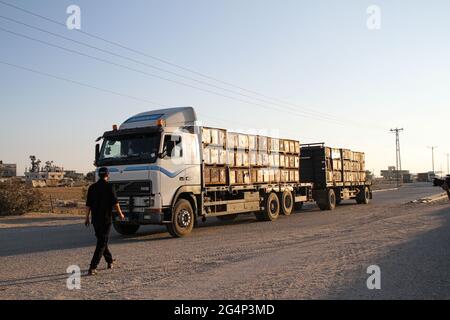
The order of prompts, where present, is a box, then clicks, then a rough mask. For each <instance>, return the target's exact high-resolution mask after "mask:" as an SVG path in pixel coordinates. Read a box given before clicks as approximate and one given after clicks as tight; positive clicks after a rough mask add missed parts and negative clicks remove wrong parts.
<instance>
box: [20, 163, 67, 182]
mask: <svg viewBox="0 0 450 320" xmlns="http://www.w3.org/2000/svg"><path fill="white" fill-rule="evenodd" d="M30 159H31V167H30V168H29V169H28V170H26V171H25V180H26V182H27V183H30V184H32V185H33V186H35V185H39V186H45V185H46V186H57V185H59V184H60V182H61V181H63V180H64V175H65V172H64V169H63V168H61V167H57V166H54V165H53V161H47V162H45V166H44V167H42V168H41V167H40V164H41V161H40V160H36V157H35V156H30Z"/></svg>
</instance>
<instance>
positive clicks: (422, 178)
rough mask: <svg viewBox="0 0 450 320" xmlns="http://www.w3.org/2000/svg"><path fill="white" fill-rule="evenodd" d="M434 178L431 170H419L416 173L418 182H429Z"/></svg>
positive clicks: (434, 174) (434, 175)
mask: <svg viewBox="0 0 450 320" xmlns="http://www.w3.org/2000/svg"><path fill="white" fill-rule="evenodd" d="M434 178H436V173H435V172H433V171H428V172H421V173H418V174H417V181H419V182H431V181H433V179H434Z"/></svg>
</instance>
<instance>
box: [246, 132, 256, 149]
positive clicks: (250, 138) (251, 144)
mask: <svg viewBox="0 0 450 320" xmlns="http://www.w3.org/2000/svg"><path fill="white" fill-rule="evenodd" d="M248 148H249V150H257V149H258V138H257V136H253V135H249V136H248Z"/></svg>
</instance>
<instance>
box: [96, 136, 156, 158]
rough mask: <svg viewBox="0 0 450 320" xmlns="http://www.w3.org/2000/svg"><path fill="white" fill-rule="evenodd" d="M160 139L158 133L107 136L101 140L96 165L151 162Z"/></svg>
mask: <svg viewBox="0 0 450 320" xmlns="http://www.w3.org/2000/svg"><path fill="white" fill-rule="evenodd" d="M160 139H161V135H160V134H140V135H127V136H117V137H108V138H106V139H105V140H104V141H103V145H102V148H101V151H100V157H99V159H98V165H100V166H101V165H117V164H128V163H130V164H131V163H153V162H155V161H156V158H157V155H158V151H159V144H160Z"/></svg>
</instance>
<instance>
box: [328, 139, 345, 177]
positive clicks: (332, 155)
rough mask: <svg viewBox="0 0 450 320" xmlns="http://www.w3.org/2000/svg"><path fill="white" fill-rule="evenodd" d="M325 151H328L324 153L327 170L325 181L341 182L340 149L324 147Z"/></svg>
mask: <svg viewBox="0 0 450 320" xmlns="http://www.w3.org/2000/svg"><path fill="white" fill-rule="evenodd" d="M325 150H328V151H326V153H327V168H329V170H328V171H327V181H328V182H342V169H343V161H342V154H341V149H336V148H329V147H326V148H325ZM328 154H329V155H328ZM328 158H329V160H328Z"/></svg>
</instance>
